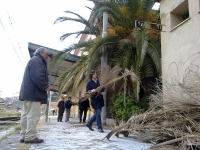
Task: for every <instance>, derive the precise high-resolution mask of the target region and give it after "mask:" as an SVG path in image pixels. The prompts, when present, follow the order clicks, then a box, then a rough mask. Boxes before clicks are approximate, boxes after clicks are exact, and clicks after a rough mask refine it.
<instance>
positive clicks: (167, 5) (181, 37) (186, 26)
mask: <svg viewBox="0 0 200 150" xmlns="http://www.w3.org/2000/svg"><path fill="white" fill-rule="evenodd" d="M183 1H184V0H161V2H160V15H161V23H162V24H164V26H163V31H165V32H162V33H161V43H162V72H163V78H165V77H167V78H168V79H170V80H171V79H172V77H173V78H176V80H177V81H179V82H182V79H183V76H184V75H185V74H186V69H187V68H188V66H190V67H193V68H195V69H198V66H199V65H200V8H199V7H200V4H199V1H200V0H188V3H189V14H190V18H189V19H188V20H187V21H185V22H184V23H182V24H181V25H180V26H178V27H177V28H175V29H173V30H172V29H171V21H170V19H171V18H170V12H171V11H172V10H174V8H176V7H177V6H178V5H179V4H181V3H182V2H183Z"/></svg>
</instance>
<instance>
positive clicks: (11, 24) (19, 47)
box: [3, 0, 26, 64]
mask: <svg viewBox="0 0 200 150" xmlns="http://www.w3.org/2000/svg"><path fill="white" fill-rule="evenodd" d="M3 2H4V0H3ZM4 6H5V9H6V12H7V15H8V19H9V23H10V26H11V28H12V30H13V33H14V36H15V41H16V42H17V45H18V49H19V51H20V52H21V54H22V57H23V60H24V62H25V64H26V59H25V57H24V54H23V52H22V49H21V46H20V43H19V40H18V38H17V35H16V32H15V29H14V26H13V23H12V21H11V18H10V15H9V12H8V9H7V6H6V3H5V2H4ZM4 31H5V32H6V30H5V27H4ZM10 41H11V40H10ZM11 44H12V47H13V49H14V50H15V52H16V53H17V55H18V52H17V50H16V48H15V46H14V45H13V43H12V42H11ZM18 58H19V59H20V57H19V55H18ZM20 62H22V60H21V59H20Z"/></svg>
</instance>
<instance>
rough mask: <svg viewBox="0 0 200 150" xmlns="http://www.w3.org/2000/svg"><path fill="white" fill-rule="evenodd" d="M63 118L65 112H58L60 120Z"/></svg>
mask: <svg viewBox="0 0 200 150" xmlns="http://www.w3.org/2000/svg"><path fill="white" fill-rule="evenodd" d="M62 118H63V112H58V122H61V121H62Z"/></svg>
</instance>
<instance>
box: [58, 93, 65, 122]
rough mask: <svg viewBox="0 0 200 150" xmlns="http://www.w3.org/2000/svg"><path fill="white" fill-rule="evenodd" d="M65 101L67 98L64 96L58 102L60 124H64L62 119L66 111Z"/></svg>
mask: <svg viewBox="0 0 200 150" xmlns="http://www.w3.org/2000/svg"><path fill="white" fill-rule="evenodd" d="M64 99H65V97H64V96H62V97H61V100H60V101H59V102H58V122H63V121H62V118H63V113H64V111H65V107H64V103H65V102H64Z"/></svg>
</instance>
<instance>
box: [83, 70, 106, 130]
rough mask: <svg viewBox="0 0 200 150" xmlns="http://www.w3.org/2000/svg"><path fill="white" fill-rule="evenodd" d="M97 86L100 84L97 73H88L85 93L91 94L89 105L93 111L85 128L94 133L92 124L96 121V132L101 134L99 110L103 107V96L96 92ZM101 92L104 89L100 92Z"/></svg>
mask: <svg viewBox="0 0 200 150" xmlns="http://www.w3.org/2000/svg"><path fill="white" fill-rule="evenodd" d="M99 86H100V83H99V80H98V77H97V72H96V71H94V70H92V71H91V73H90V80H89V81H88V82H87V85H86V92H91V93H93V95H92V97H91V105H92V108H93V109H94V115H93V116H92V117H91V118H90V120H89V121H88V122H87V124H86V126H87V127H88V128H89V129H90V130H91V131H94V129H92V124H93V122H94V121H95V120H96V122H97V126H98V131H99V132H100V133H103V132H104V131H103V127H102V122H101V109H102V107H103V106H104V99H103V95H102V94H99V93H98V92H97V90H96V88H98V87H99ZM103 91H104V89H103V90H102V91H101V92H103Z"/></svg>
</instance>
